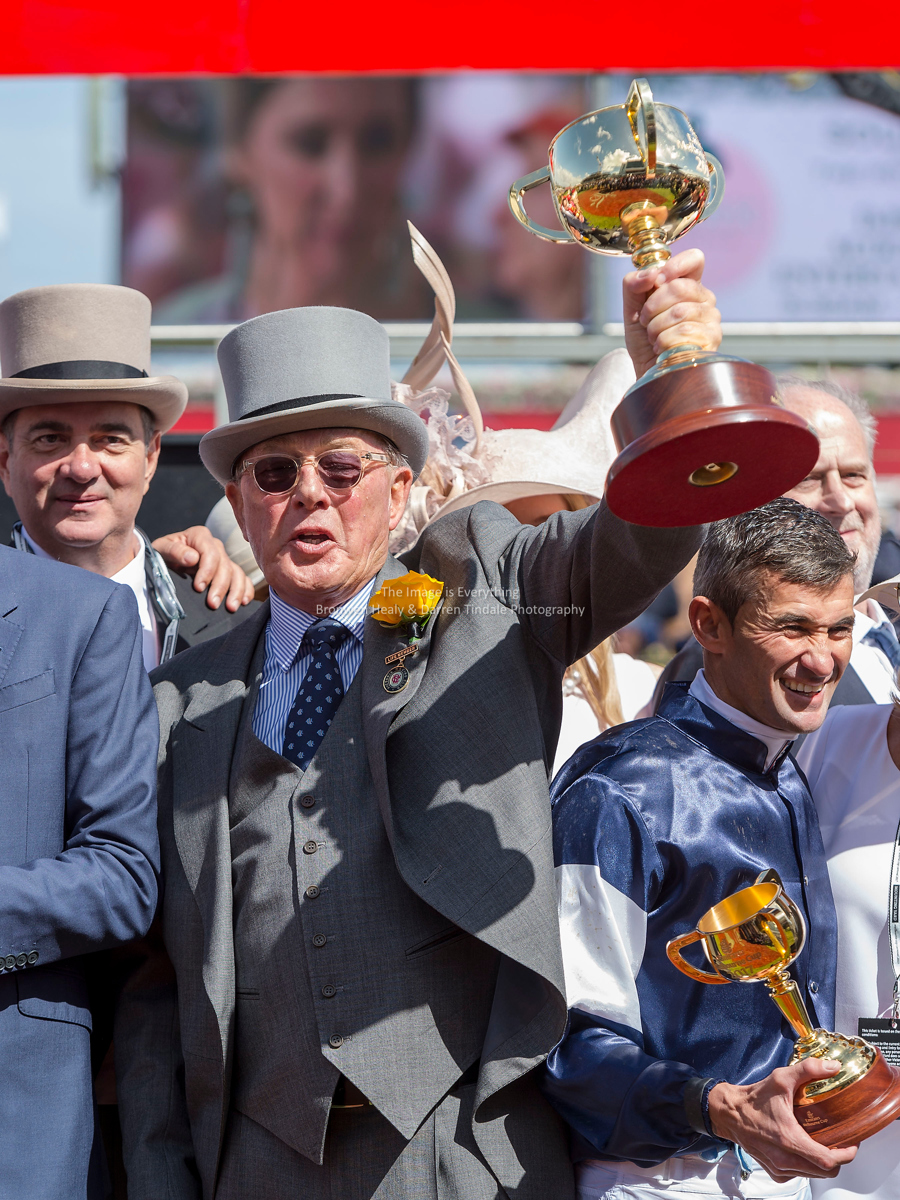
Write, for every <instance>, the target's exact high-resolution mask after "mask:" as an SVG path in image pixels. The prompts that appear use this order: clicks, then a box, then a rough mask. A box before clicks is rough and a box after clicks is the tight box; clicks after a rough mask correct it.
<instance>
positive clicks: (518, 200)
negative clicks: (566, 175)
mask: <svg viewBox="0 0 900 1200" xmlns="http://www.w3.org/2000/svg"><path fill="white" fill-rule="evenodd" d="M549 181H550V168H549V167H541V168H540V169H539V170H537V171H532V172H531V174H530V175H523V176H522V178H521V179H517V180H516V182H515V183H514V184H513V185H512V187H511V188H510V189H509V208H510V211H511V212H512V215H513V216H514V217H515V218H516V220H517V221H518V222H519V224H520V225H524V226H525V228H526V229H528V230H530V231H531V232H532V233H536V234H537V236H538V237H539V238H543V239H544V241H545V242H569V243H570V244H571V245H573V246H575V245H577V242H576V241H575V239H574V238H573V237H572V235H571V234H570V233H568V232H566V231H564V230H560V229H548V228H547V227H546V225H538V223H537V221H532V219H531V217H529V215H528V213H527V212H526V211H525V206H524V204H523V203H522V196H523V195H524V194H525V192H530V191H531V189H532V188H535V187H538V186H539V185H540V184H542V183H549Z"/></svg>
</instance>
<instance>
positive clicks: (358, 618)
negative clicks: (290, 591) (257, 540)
mask: <svg viewBox="0 0 900 1200" xmlns="http://www.w3.org/2000/svg"><path fill="white" fill-rule="evenodd" d="M374 587H375V578H374V577H373V578H372V579H370V580H369V582H368V583H367V584H365V586H364V587H362V588H360V590H359V591H358V592H357V593H356V595H355V596H352V597H351V598H350V599H349V600H347V601H345V602H344V603H343V604H342V605H341V606H340V607H339V608H336V609H335V610H334V612H330V613H328V614H327V615H328V616H330V617H331V618H332V619H333V620H335V621H340V623H341V624H342V625H346V627H347V628H348V629H349V630H350V633H351V634H352V635H353V637H355V638H356V640H357V641H358V642H359V643H360V645H362V644H363V641H364V635H365V628H366V617H367V616H368V613H369V599H370V597H371V595H372V589H373V588H374ZM269 599H270V600H271V604H272V614H271V616H270V618H269V632H270V636H271V646H272V653H273V655H274V657H275V661H276V662H277V663H278V665H279V667H281V669H282V671H287V670H289V669H290V667H291V666H292V664H293V663H294V661H295V660H296V658H297V652H298V651H299V649H300V643H301V642H302V641H303V637H304V635H305V633H306V631H307V629H309V628H310V626H311V625H314V624H315V623H316V621H319V620H321V617H319V616H313V614H312V613H306V612H301V610H300V609H299V608H294V607H293V606H292V605H290V604H287V603H286V602H285V601H284V600H282V599H281V597H280V596H279V595H278V593H277V592H276V591H275V590H274V588H272V587H271V586H270V588H269Z"/></svg>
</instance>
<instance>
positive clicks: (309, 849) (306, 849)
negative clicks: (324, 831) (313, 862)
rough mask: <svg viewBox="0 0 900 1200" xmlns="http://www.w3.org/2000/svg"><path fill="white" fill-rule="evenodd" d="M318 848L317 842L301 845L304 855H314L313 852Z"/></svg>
mask: <svg viewBox="0 0 900 1200" xmlns="http://www.w3.org/2000/svg"><path fill="white" fill-rule="evenodd" d="M318 848H319V843H318V842H304V843H303V853H304V854H315V852H316V851H317V850H318Z"/></svg>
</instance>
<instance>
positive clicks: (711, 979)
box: [666, 929, 731, 983]
mask: <svg viewBox="0 0 900 1200" xmlns="http://www.w3.org/2000/svg"><path fill="white" fill-rule="evenodd" d="M702 936H703V934H702V933H698V932H697V930H696V929H692V930H691V932H690V933H684V934H682V935H681V937H677V938H672V940H671V941H670V942H667V943H666V954H668V956H669V962H671V964H672V966H673V967H677V968H678V970H679V971H681V973H682V975H687V976H688V977H689V978H690V979H694V980H696V982H697V983H731V980H730V979H723V978H722V976H721V975H714V974H713V973H712V972H711V971H701V970H700V969H699V968H698V967H692V966H691V964H690V963H689V962H688V961H687V959H684V958H682V957H681V951H682V950H683V949H684V947H685V946H690V944H691V943H692V942H699V941H700V939H701V937H702Z"/></svg>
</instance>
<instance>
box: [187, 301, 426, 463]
mask: <svg viewBox="0 0 900 1200" xmlns="http://www.w3.org/2000/svg"><path fill="white" fill-rule="evenodd" d="M219 366H220V367H221V370H222V379H223V380H224V382H225V393H226V395H227V397H228V413H229V416H230V417H231V420H230V421H229V423H228V424H227V425H220V426H219V428H218V429H213V430H212V431H211V432H210V433H207V434H206V436H205V437H204V438H203V440H202V441H201V442H200V457H201V458H202V459H203V462H204V463H205V464H206V467H207V469H208V470H209V471H210V472H211V473H212V474H213V475H214V476H215V477H216V479H218V481H219V482H220V483H222V484H224V483H227V482H228V481H229V480H230V479H231V476H232V468H233V466H234V463H235V460H236V459H237V458H238V457H239V456H240V455H241V454H243V453H244V452H245V451H246V450H249V449H250V447H251V446H255V445H256V444H257V443H258V442H262V441H265V440H266V439H268V438H272V437H277V436H279V435H280V434H286V433H298V432H301V431H302V430H306V429H328V428H337V429H366V430H371V431H372V432H374V433H380V434H382V435H383V436H384V437H387V438H390V440H391V441H392V442H393V443H394V444H395V445H396V446H397V448H398V449H399V450H400V452H401V453H402V454H403V455H404V457H405V458H406V459H407V461H408V462H409V465H410V466H411V467H412V469H413V471H414V472H415V473H416V474H417V475H418V473H419V472H420V471H421V470H422V467H423V466H424V463H425V459H426V457H427V456H428V431H427V430H426V428H425V425H424V422H423V421H422V420H421V419H420V418H419V417H418V416H416V414H415V413H413V412H411V411H410V409H408V408H407V407H406V405H405V404H401V403H400V401H399V400H393V399H392V398H391V354H390V338H389V337H388V335H387V332H386V331H385V330H384V329H383V328H382V327H381V325H379V324H378V322H377V321H374V320H373V319H372V318H371V317H367V316H366V315H365V313H361V312H356V311H355V310H354V309H350V308H325V307H319V308H287V309H284V310H282V311H281V312H273V313H264V314H263V316H261V317H253V318H252V320H250V321H245V322H244V323H243V325H238V326H237V328H236V329H232V331H231V332H230V333H229V334H226V336H225V337H224V338H223V339H222V341H221V342H220V344H219Z"/></svg>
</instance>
